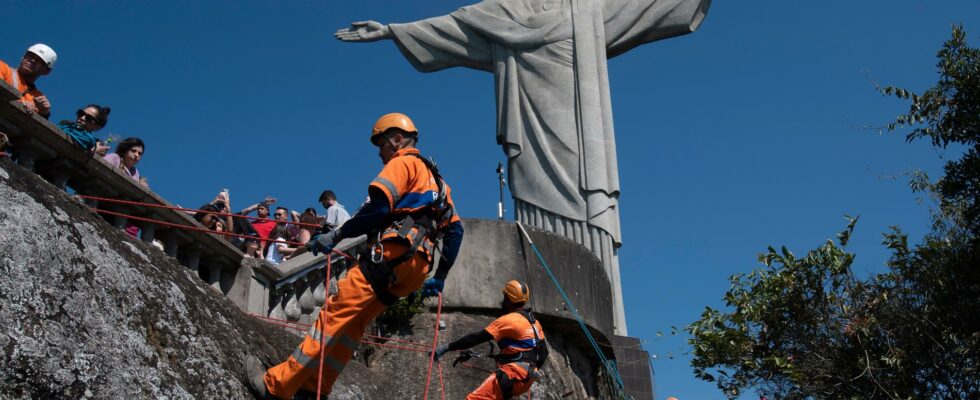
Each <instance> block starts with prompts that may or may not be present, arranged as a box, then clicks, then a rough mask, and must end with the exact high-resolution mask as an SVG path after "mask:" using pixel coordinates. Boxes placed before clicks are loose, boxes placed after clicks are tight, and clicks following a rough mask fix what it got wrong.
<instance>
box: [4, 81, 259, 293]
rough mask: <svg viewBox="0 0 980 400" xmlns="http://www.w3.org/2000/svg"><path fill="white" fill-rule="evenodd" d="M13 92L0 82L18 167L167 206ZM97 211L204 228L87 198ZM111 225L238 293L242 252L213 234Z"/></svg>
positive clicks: (79, 187) (170, 215)
mask: <svg viewBox="0 0 980 400" xmlns="http://www.w3.org/2000/svg"><path fill="white" fill-rule="evenodd" d="M19 97H20V96H19V94H18V93H17V91H15V90H14V89H13V88H11V87H10V86H8V85H7V84H6V83H4V82H2V81H0V132H4V133H6V134H7V136H8V138H9V139H10V143H11V149H10V150H11V151H12V153H13V154H14V156H15V157H16V159H17V163H18V165H20V166H21V167H24V168H26V169H29V170H32V171H34V172H36V173H37V174H39V175H41V176H42V177H44V178H45V179H47V180H48V181H49V182H51V183H52V184H54V185H55V186H57V187H59V188H61V189H65V190H66V189H68V188H69V187H70V188H71V189H73V190H74V191H75V193H77V194H80V195H87V196H95V197H104V198H112V199H118V200H126V201H132V202H138V203H144V204H151V205H162V206H168V207H170V206H172V205H171V204H170V203H169V202H167V201H166V200H164V199H163V198H162V197H160V196H158V195H157V194H155V193H153V192H152V191H150V190H149V189H147V188H146V187H144V186H143V185H140V184H139V183H138V182H136V181H135V180H133V179H132V178H130V177H128V176H126V175H124V174H123V172H122V171H120V170H119V169H118V168H115V167H113V166H112V165H110V164H108V163H107V162H105V161H104V160H102V157H97V156H92V155H91V154H90V153H88V152H87V151H85V150H83V149H80V148H78V146H76V145H75V144H74V143H72V141H71V139H69V138H68V137H67V136H66V135H65V134H64V132H62V131H61V130H60V129H58V127H57V126H55V125H54V124H52V123H51V122H49V121H48V120H46V119H44V118H43V117H40V116H39V115H37V114H35V113H31V112H27V111H26V110H25V108H24V106H23V105H22V104H21V103H20V102H19V101H17V99H19ZM87 203H88V204H89V205H91V206H94V207H97V208H99V209H103V210H107V211H111V212H116V213H121V214H126V215H131V216H136V217H142V218H147V219H152V220H157V221H163V222H166V223H169V224H174V225H182V226H190V227H194V228H198V229H204V226H202V225H201V224H199V223H197V221H195V220H194V219H193V218H192V217H191V216H190V215H188V214H187V213H184V212H181V211H175V210H171V209H165V208H154V207H146V206H137V205H121V204H115V203H111V202H101V204H100V203H99V202H96V201H88V202H87ZM107 219H108V220H109V221H110V222H111V223H112V224H113V225H115V226H116V227H119V228H122V227H125V226H126V225H127V223H128V222H131V223H134V224H136V225H137V226H139V227H140V229H141V231H142V232H141V234H140V239H141V240H143V241H146V242H153V241H154V239H159V240H160V241H161V242H163V244H164V251H165V252H166V253H167V254H168V255H170V256H171V257H175V258H177V259H178V260H179V261H180V262H181V263H182V264H183V265H185V266H187V267H188V268H190V269H191V270H194V271H196V272H197V273H198V274H199V276H200V277H201V278H202V279H203V280H204V281H205V282H207V283H208V284H210V285H212V286H213V287H215V288H216V289H219V290H221V292H222V293H224V294H226V295H229V297H239V298H240V297H242V293H241V291H242V289H243V288H241V287H238V288H236V287H234V284H235V282H236V281H238V280H237V279H236V277H237V276H238V273H239V269H240V266H241V263H242V258H243V254H242V252H241V251H239V250H238V249H237V248H236V247H235V246H232V245H231V243H229V242H228V241H226V240H224V239H222V238H221V237H219V236H216V235H215V234H212V233H208V232H199V231H193V230H187V229H180V228H173V227H169V226H165V225H163V224H155V223H152V222H145V221H137V220H133V221H127V219H128V218H126V217H120V216H110V217H108V218H107Z"/></svg>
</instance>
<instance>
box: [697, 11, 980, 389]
mask: <svg viewBox="0 0 980 400" xmlns="http://www.w3.org/2000/svg"><path fill="white" fill-rule="evenodd" d="M965 37H966V35H965V33H964V32H963V30H962V28H961V27H954V28H953V35H952V38H951V39H950V40H949V41H947V42H946V43H945V44H944V46H943V48H942V49H941V50H940V51H939V54H938V58H939V60H940V61H939V64H938V68H939V74H940V79H939V82H938V83H937V84H936V86H934V87H932V88H930V89H928V90H927V91H925V92H924V93H922V94H915V93H912V92H911V91H908V90H905V89H900V88H895V87H886V88H880V90H881V92H882V93H884V94H886V95H894V96H898V97H900V98H902V99H907V100H909V101H910V102H911V103H912V104H911V106H910V109H909V111H908V113H905V114H903V115H901V116H899V117H898V118H897V120H896V121H895V123H893V124H890V125H889V126H888V129H889V130H897V129H902V128H911V129H912V131H911V133H909V134H908V137H907V138H908V140H910V141H911V140H915V139H920V138H929V139H930V140H931V141H932V143H933V145H935V146H937V147H941V148H946V147H947V146H949V145H950V144H957V145H961V146H963V147H964V153H963V156H962V157H961V158H959V159H957V160H953V161H950V162H948V163H947V164H946V166H945V175H944V176H943V177H941V178H940V179H939V180H938V181H936V182H935V183H933V182H930V181H929V180H928V178H927V177H926V176H925V175H924V174H916V176H915V177H914V178H913V180H912V188H913V190H916V191H919V192H923V193H927V194H929V195H931V196H933V197H934V198H935V199H936V200H937V203H938V205H939V207H938V209H937V210H935V211H934V212H933V226H932V230H931V232H930V233H929V234H927V235H926V236H925V237H924V238H923V239H922V241H921V243H919V244H915V245H910V244H909V241H908V237H907V236H906V235H905V234H904V233H902V232H901V231H900V230H899V229H898V228H893V230H892V231H891V232H889V233H886V234H885V235H884V245H885V246H887V247H888V248H889V249H890V250H891V252H892V255H891V257H890V259H889V261H888V270H887V272H885V273H881V274H877V275H873V276H870V277H864V278H859V277H856V276H855V275H854V273H853V270H852V263H853V261H854V254H852V253H848V252H847V251H846V246H847V242H848V239H849V238H850V235H851V233H852V232H853V230H854V227H855V224H856V222H857V219H856V218H851V219H850V223H849V224H848V226H847V228H846V229H845V230H844V231H843V232H841V233H840V234H838V236H837V239H836V240H832V241H827V243H825V244H823V245H822V246H820V247H818V248H817V249H815V250H811V251H809V252H808V253H807V254H806V256H805V257H802V258H801V257H797V256H795V255H794V254H793V253H792V252H790V251H789V250H787V249H785V248H782V249H780V250H778V251H777V250H776V249H774V248H771V247H770V248H769V249H768V251H767V252H766V253H763V254H761V255H760V256H759V261H760V262H761V263H762V264H763V265H764V267H763V268H760V269H757V270H755V271H753V272H751V273H749V274H738V275H735V276H733V277H732V278H731V282H732V284H731V288H730V289H729V290H728V292H727V293H726V294H725V297H724V299H725V303H726V305H727V306H728V310H726V311H722V310H715V309H712V308H706V310H705V311H704V313H703V314H702V315H701V319H700V320H698V321H696V322H694V323H693V324H691V325H689V326H688V328H687V330H688V331H689V333H690V334H691V336H692V338H691V339H690V344H691V346H692V352H693V355H694V358H693V360H692V362H691V363H692V365H693V367H694V371H695V374H696V375H697V376H698V377H699V378H701V379H704V380H707V381H713V382H716V383H717V385H718V387H719V388H720V389H721V390H722V391H723V392H724V393H725V394H726V395H727V396H728V397H730V398H734V397H737V396H739V395H740V394H741V393H742V392H744V391H746V390H756V391H758V392H760V393H765V394H767V395H768V396H770V397H774V398H786V399H830V398H834V399H836V398H855V399H857V398H860V399H865V398H887V399H920V398H951V399H975V398H980V378H978V377H980V370H978V367H980V365H978V364H980V234H978V227H980V145H978V143H980V140H978V139H980V129H978V127H980V124H978V119H980V51H978V50H977V49H975V48H971V47H968V46H967V43H966V40H965Z"/></svg>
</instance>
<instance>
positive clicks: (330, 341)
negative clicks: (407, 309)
mask: <svg viewBox="0 0 980 400" xmlns="http://www.w3.org/2000/svg"><path fill="white" fill-rule="evenodd" d="M406 247H407V246H406V245H405V244H402V243H395V242H386V243H385V244H384V249H385V251H384V258H385V259H386V260H388V259H391V258H394V257H396V256H399V255H401V254H402V253H403V252H404V251H405V248H406ZM428 269H429V261H428V258H427V257H426V256H425V255H424V254H422V253H417V254H416V255H415V257H412V258H410V259H409V260H408V261H405V262H403V263H401V264H398V266H397V267H395V275H396V276H397V277H398V279H397V280H396V282H395V284H394V285H393V286H392V287H391V289H389V290H390V291H391V293H392V294H394V295H395V296H398V297H405V296H408V295H409V294H410V293H412V292H414V291H416V290H418V289H419V288H420V287H422V282H423V281H425V277H426V273H427V272H428ZM384 308H385V307H384V305H383V304H381V302H380V301H378V299H377V297H375V295H374V292H373V291H372V290H371V284H369V283H368V282H367V280H366V279H365V278H364V274H362V273H361V269H360V268H351V269H350V270H349V271H348V272H347V276H346V277H344V279H341V280H340V281H339V282H337V294H335V295H333V296H331V297H330V304H329V305H328V306H327V310H326V311H321V312H320V315H318V316H317V319H316V322H315V323H314V324H313V328H312V329H311V330H310V333H309V334H307V335H306V337H305V338H303V342H302V343H300V345H299V347H297V348H296V350H294V351H293V354H292V355H290V356H289V358H288V359H286V361H285V362H283V363H282V364H279V365H276V366H274V367H272V368H269V370H268V371H266V373H265V386H266V387H267V388H268V389H269V393H270V394H272V395H274V396H276V397H278V398H280V399H290V398H292V397H293V395H295V394H296V392H297V391H298V390H299V389H300V388H303V389H305V390H308V391H311V392H314V393H315V392H316V389H317V387H316V386H317V376H316V375H317V369H318V368H319V367H320V358H319V356H320V339H321V338H322V339H323V340H324V341H325V342H326V353H325V356H324V358H323V383H322V384H323V390H322V392H323V394H329V393H330V389H331V388H332V387H333V384H334V382H336V381H337V377H338V376H340V372H341V371H343V369H344V366H345V365H347V361H349V360H350V359H351V357H352V356H353V355H354V349H355V348H356V347H357V344H359V343H360V342H361V337H362V336H364V328H365V327H366V326H367V325H368V324H369V323H371V321H372V320H373V319H374V318H375V317H377V316H378V314H381V312H382V311H384Z"/></svg>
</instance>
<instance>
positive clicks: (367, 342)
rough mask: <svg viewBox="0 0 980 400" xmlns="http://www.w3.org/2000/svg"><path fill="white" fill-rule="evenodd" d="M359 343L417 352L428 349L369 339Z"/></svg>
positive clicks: (426, 351)
mask: <svg viewBox="0 0 980 400" xmlns="http://www.w3.org/2000/svg"><path fill="white" fill-rule="evenodd" d="M361 343H363V344H369V345H372V346H380V347H390V348H393V349H399V350H408V351H414V352H417V353H428V352H429V350H427V349H413V348H409V347H401V346H395V345H393V344H385V343H378V342H369V341H366V340H362V341H361Z"/></svg>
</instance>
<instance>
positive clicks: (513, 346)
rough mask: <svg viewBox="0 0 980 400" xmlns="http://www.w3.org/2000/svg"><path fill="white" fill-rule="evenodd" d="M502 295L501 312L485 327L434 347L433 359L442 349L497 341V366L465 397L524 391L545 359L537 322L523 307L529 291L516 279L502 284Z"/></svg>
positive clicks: (496, 397) (479, 399) (474, 399)
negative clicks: (498, 352) (498, 349)
mask: <svg viewBox="0 0 980 400" xmlns="http://www.w3.org/2000/svg"><path fill="white" fill-rule="evenodd" d="M501 291H502V292H503V295H504V298H503V300H502V301H501V303H500V308H501V309H503V311H504V313H505V314H504V316H502V317H500V318H497V319H496V320H494V321H493V322H491V323H490V325H488V326H487V327H486V328H485V329H483V330H481V331H477V332H474V333H471V334H469V335H466V336H463V337H462V338H459V339H458V340H456V341H454V342H452V343H450V344H448V345H441V346H439V347H437V348H436V353H435V357H436V360H438V359H440V358H442V356H443V355H444V354H446V352H449V351H456V350H466V349H468V348H470V347H473V346H476V345H478V344H480V343H484V342H489V341H491V340H495V341H497V347H498V348H500V354H498V355H496V356H495V358H496V360H497V370H496V371H494V373H493V374H492V375H490V376H489V377H487V379H486V380H485V381H483V384H481V385H480V386H479V387H477V388H476V390H474V391H473V392H472V393H470V394H469V395H468V396H466V400H503V399H510V398H512V397H515V396H517V395H520V394H523V393H527V391H529V390H531V384H533V383H534V381H535V380H536V379H537V376H538V369H539V368H541V367H542V366H543V365H544V362H545V361H546V360H547V359H548V345H546V344H545V342H544V331H543V330H542V329H541V323H540V322H538V321H537V320H535V318H534V314H531V311H530V310H528V309H526V308H524V306H525V304H527V301H528V299H530V298H531V291H530V289H528V287H527V285H525V284H523V283H521V282H520V281H510V282H507V284H506V285H504V288H503V290H501Z"/></svg>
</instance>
